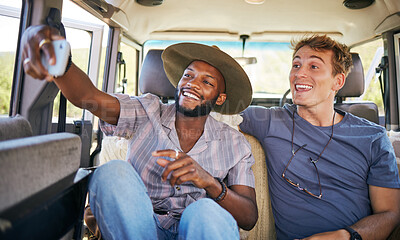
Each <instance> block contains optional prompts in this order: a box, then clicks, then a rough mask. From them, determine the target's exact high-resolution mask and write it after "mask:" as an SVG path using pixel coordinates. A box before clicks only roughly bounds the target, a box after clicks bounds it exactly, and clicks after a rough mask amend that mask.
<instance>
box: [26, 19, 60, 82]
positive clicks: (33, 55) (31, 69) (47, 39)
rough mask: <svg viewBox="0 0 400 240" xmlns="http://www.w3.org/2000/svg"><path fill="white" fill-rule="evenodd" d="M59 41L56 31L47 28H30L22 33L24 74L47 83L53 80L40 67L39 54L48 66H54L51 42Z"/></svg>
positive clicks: (54, 60)
mask: <svg viewBox="0 0 400 240" xmlns="http://www.w3.org/2000/svg"><path fill="white" fill-rule="evenodd" d="M59 39H63V38H62V37H61V36H60V35H59V33H58V30H57V29H55V28H51V27H49V26H44V25H41V26H32V27H29V28H28V29H27V30H26V31H25V32H24V34H23V36H22V40H21V41H22V46H23V53H22V56H23V58H22V60H23V68H24V71H25V73H26V74H28V75H30V76H32V77H33V78H36V79H46V80H48V81H49V80H52V79H53V78H52V76H50V75H49V74H48V72H47V70H46V69H45V67H44V66H43V65H42V62H41V54H43V55H44V57H45V59H46V61H48V63H49V64H50V65H54V64H55V63H56V58H55V54H54V48H53V45H52V41H54V40H59Z"/></svg>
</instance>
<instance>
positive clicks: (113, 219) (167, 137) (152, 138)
mask: <svg viewBox="0 0 400 240" xmlns="http://www.w3.org/2000/svg"><path fill="white" fill-rule="evenodd" d="M57 38H59V37H58V36H57V34H55V32H54V31H52V29H51V28H49V27H46V26H36V27H30V28H28V29H27V30H26V31H25V33H24V36H23V44H24V45H25V47H24V53H23V56H24V70H25V72H26V73H27V74H30V75H31V76H32V77H35V78H38V79H47V80H52V81H54V82H55V83H56V84H57V86H58V87H59V88H60V90H61V91H62V92H63V94H64V95H65V96H66V97H67V99H69V100H70V101H71V102H72V103H73V104H74V105H76V106H78V107H81V108H85V109H88V110H89V111H91V112H92V113H93V114H95V115H96V116H98V117H99V118H100V119H102V120H103V121H104V123H102V126H101V127H102V130H103V132H104V133H105V134H107V135H115V136H120V137H125V138H128V139H129V150H128V154H127V161H120V160H115V161H110V162H108V163H106V164H104V165H102V166H100V167H99V168H97V169H96V171H95V172H94V173H93V175H92V178H91V181H90V184H89V202H90V206H91V209H92V211H93V214H94V216H95V218H96V220H97V223H98V226H99V228H100V231H101V233H102V236H104V238H105V239H157V238H158V239H176V238H179V239H239V231H238V226H239V227H241V228H243V229H246V230H249V229H251V228H253V226H254V225H255V223H256V221H257V217H258V216H257V206H256V198H255V191H254V175H253V172H252V170H251V166H252V165H253V163H254V158H253V156H252V154H251V149H250V145H249V144H248V143H247V142H246V140H245V138H244V136H243V135H242V134H240V133H239V132H238V131H236V130H235V129H233V128H231V127H229V126H228V125H226V124H224V123H221V122H218V121H216V120H215V119H213V118H212V117H210V116H209V113H210V111H211V110H215V111H217V112H220V113H225V114H235V113H239V112H241V111H242V110H244V109H245V108H246V107H247V106H248V105H249V104H250V102H251V96H252V89H251V84H250V81H249V79H248V76H247V75H246V73H245V72H244V71H243V69H242V68H241V67H240V65H239V64H238V63H237V62H236V61H235V60H234V59H233V58H232V57H230V56H229V55H227V54H226V53H224V52H222V51H221V50H219V49H218V48H216V47H210V46H205V45H201V44H195V43H180V44H175V45H172V46H170V47H168V48H167V49H165V51H164V52H163V54H162V59H163V62H164V68H165V72H166V74H167V76H168V78H169V80H170V82H171V83H172V84H173V85H174V86H176V94H175V100H176V103H175V104H171V105H165V104H162V103H161V102H160V101H159V98H158V97H157V96H154V95H152V94H145V95H143V96H140V97H129V96H126V95H117V94H115V95H113V96H112V95H109V94H107V93H104V92H102V91H99V90H98V89H97V88H96V87H95V86H93V85H92V83H91V81H90V79H89V78H88V77H87V75H86V74H85V73H83V72H82V71H81V70H80V69H79V68H78V67H77V66H76V65H74V64H73V63H72V62H70V64H69V66H70V67H69V68H68V69H67V71H66V72H65V74H64V75H63V76H60V77H57V78H52V77H51V76H49V74H48V73H47V71H46V70H45V69H44V68H43V67H42V65H41V63H40V56H38V55H37V53H39V52H40V51H39V49H40V50H42V51H43V52H44V54H46V55H47V56H48V57H49V59H50V60H49V62H51V61H54V54H53V49H52V45H51V44H49V43H51V40H54V39H57Z"/></svg>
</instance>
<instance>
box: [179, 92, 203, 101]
mask: <svg viewBox="0 0 400 240" xmlns="http://www.w3.org/2000/svg"><path fill="white" fill-rule="evenodd" d="M183 96H185V97H190V98H193V99H195V100H200V99H199V98H198V97H197V96H196V95H194V94H191V93H188V92H183Z"/></svg>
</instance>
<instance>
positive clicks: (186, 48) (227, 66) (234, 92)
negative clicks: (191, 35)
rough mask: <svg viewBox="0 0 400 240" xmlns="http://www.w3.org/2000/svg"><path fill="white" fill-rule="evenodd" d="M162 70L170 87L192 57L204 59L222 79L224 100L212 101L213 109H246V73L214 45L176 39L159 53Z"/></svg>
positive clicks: (249, 95)
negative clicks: (219, 103) (176, 40)
mask: <svg viewBox="0 0 400 240" xmlns="http://www.w3.org/2000/svg"><path fill="white" fill-rule="evenodd" d="M161 57H162V60H163V63H164V70H165V73H166V75H167V77H168V79H169V81H170V82H171V83H172V85H173V86H174V87H176V86H177V85H178V82H179V80H180V79H181V78H182V74H183V72H184V70H185V69H186V67H187V66H189V64H190V63H192V62H193V61H196V60H200V61H204V62H207V63H208V64H210V65H212V66H213V67H215V68H216V69H218V70H219V71H220V72H221V74H222V76H223V77H224V79H225V93H226V101H225V102H224V104H222V105H220V106H219V105H215V107H214V111H216V112H220V113H222V114H236V113H239V112H241V111H243V110H244V109H246V108H247V107H248V106H249V105H250V103H251V99H252V94H253V91H252V88H251V83H250V80H249V77H248V76H247V74H246V72H245V71H244V70H243V68H242V67H241V66H240V65H239V64H238V63H237V62H236V60H235V59H233V58H232V57H231V56H229V55H228V54H226V53H225V52H223V51H221V50H220V49H219V48H218V47H211V46H207V45H203V44H198V43H178V44H174V45H171V46H169V47H167V48H166V49H165V50H164V52H163V53H162V55H161Z"/></svg>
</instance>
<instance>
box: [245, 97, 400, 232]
mask: <svg viewBox="0 0 400 240" xmlns="http://www.w3.org/2000/svg"><path fill="white" fill-rule="evenodd" d="M294 110H295V106H294V105H285V106H284V107H283V108H263V107H250V108H248V109H246V110H245V111H244V112H243V118H244V120H243V122H242V124H241V125H240V128H241V130H242V131H244V132H245V133H248V134H251V135H253V136H255V137H256V138H257V139H258V140H259V141H260V143H261V144H262V146H263V148H264V151H265V154H266V161H267V167H268V182H269V189H270V196H271V203H272V208H273V214H274V218H275V225H276V232H277V237H278V239H294V238H304V237H307V236H310V235H312V234H315V233H319V232H325V231H333V230H337V229H340V228H343V227H345V226H350V225H352V224H353V223H355V222H357V221H358V220H360V219H361V218H364V217H366V216H368V215H370V214H371V213H372V209H371V205H370V200H369V196H368V185H374V186H379V187H387V188H400V179H399V175H398V170H397V165H396V157H395V154H394V150H393V147H392V145H391V143H390V141H389V139H388V137H387V135H386V130H385V129H384V128H383V127H381V126H379V125H376V124H374V123H372V122H369V121H368V120H365V119H362V118H359V117H356V116H354V115H352V114H350V113H344V112H341V111H339V110H336V111H337V114H338V113H339V114H342V115H344V118H343V120H342V121H341V122H340V123H338V124H336V125H335V126H334V133H333V138H332V140H331V142H330V143H329V145H328V147H327V148H326V149H325V151H324V152H323V154H322V156H321V158H320V159H319V161H318V162H317V163H316V166H317V169H318V173H319V176H320V182H321V189H322V198H321V199H318V198H315V197H313V196H311V195H309V194H307V193H305V192H304V191H300V190H299V189H297V188H296V187H294V186H292V185H290V184H289V183H288V182H287V181H286V180H285V179H284V178H283V177H282V173H283V171H284V169H285V166H286V165H287V164H288V162H289V159H290V157H291V156H292V145H291V140H292V129H293V120H292V116H293V111H294ZM294 116H295V131H294V145H293V148H294V151H296V150H297V149H298V148H300V147H301V146H303V145H304V144H307V146H306V147H304V148H302V149H301V150H299V151H298V152H297V153H296V155H295V157H294V158H293V160H292V161H291V163H290V165H289V166H288V168H287V170H286V176H287V178H289V179H290V180H292V181H293V182H295V183H299V184H300V187H303V188H307V189H308V190H309V191H310V192H312V193H313V194H315V195H318V194H319V184H318V178H317V171H316V169H315V167H314V165H313V164H312V163H311V162H310V160H309V158H310V157H311V158H312V159H314V160H315V159H317V158H318V155H319V154H320V153H321V151H322V150H323V149H324V147H325V145H326V144H327V142H328V141H329V138H330V136H331V131H332V128H331V127H317V126H313V125H312V124H310V123H309V122H307V121H305V120H304V119H303V118H301V117H300V116H299V115H298V114H295V115H294Z"/></svg>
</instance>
